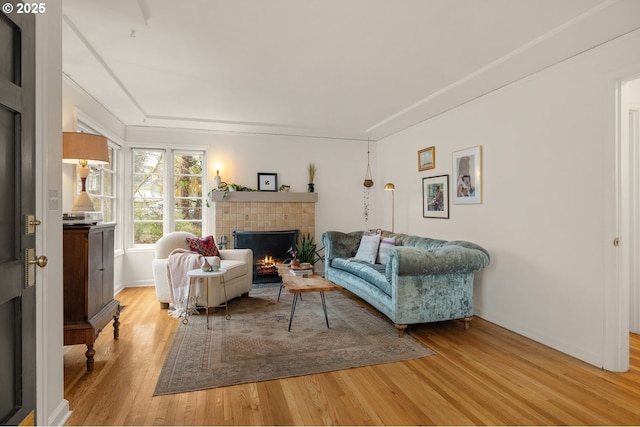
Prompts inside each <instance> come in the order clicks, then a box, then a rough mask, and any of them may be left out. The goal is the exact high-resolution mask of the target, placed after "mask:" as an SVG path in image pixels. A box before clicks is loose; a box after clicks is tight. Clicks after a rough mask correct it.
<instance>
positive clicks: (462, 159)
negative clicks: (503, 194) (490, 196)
mask: <svg viewBox="0 0 640 427" xmlns="http://www.w3.org/2000/svg"><path fill="white" fill-rule="evenodd" d="M453 180H454V187H453V203H455V204H474V203H475V204H477V203H482V146H481V145H479V146H477V147H472V148H468V149H466V150H460V151H455V152H454V153H453Z"/></svg>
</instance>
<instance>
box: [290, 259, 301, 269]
mask: <svg viewBox="0 0 640 427" xmlns="http://www.w3.org/2000/svg"><path fill="white" fill-rule="evenodd" d="M291 267H300V261H299V260H297V259H292V260H291Z"/></svg>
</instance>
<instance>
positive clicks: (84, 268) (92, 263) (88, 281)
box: [63, 224, 120, 372]
mask: <svg viewBox="0 0 640 427" xmlns="http://www.w3.org/2000/svg"><path fill="white" fill-rule="evenodd" d="M114 232H115V224H98V225H90V224H87V225H85V224H82V225H65V226H64V232H63V277H64V345H74V344H86V345H87V352H86V353H85V354H86V356H87V371H89V372H90V371H92V370H93V357H94V355H95V350H94V348H93V345H94V342H95V340H96V339H97V338H98V335H99V334H100V332H101V331H102V329H103V328H104V327H105V326H107V325H108V324H109V322H111V320H113V338H114V339H118V334H119V326H120V321H119V318H120V303H119V302H118V301H117V300H115V299H114V298H113V251H114Z"/></svg>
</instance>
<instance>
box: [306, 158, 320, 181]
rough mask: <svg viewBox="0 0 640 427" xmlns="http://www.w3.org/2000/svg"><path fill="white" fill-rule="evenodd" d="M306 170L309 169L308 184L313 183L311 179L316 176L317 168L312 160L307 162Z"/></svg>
mask: <svg viewBox="0 0 640 427" xmlns="http://www.w3.org/2000/svg"><path fill="white" fill-rule="evenodd" d="M308 171H309V184H313V180H314V179H315V177H316V172H317V171H318V169H317V168H316V164H315V163H313V162H309V167H308Z"/></svg>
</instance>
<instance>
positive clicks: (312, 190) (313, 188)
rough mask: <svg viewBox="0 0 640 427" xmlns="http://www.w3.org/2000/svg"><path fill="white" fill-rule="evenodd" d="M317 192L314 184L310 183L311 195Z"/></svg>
mask: <svg viewBox="0 0 640 427" xmlns="http://www.w3.org/2000/svg"><path fill="white" fill-rule="evenodd" d="M314 191H315V187H314V185H313V182H310V183H309V193H313V192H314Z"/></svg>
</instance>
